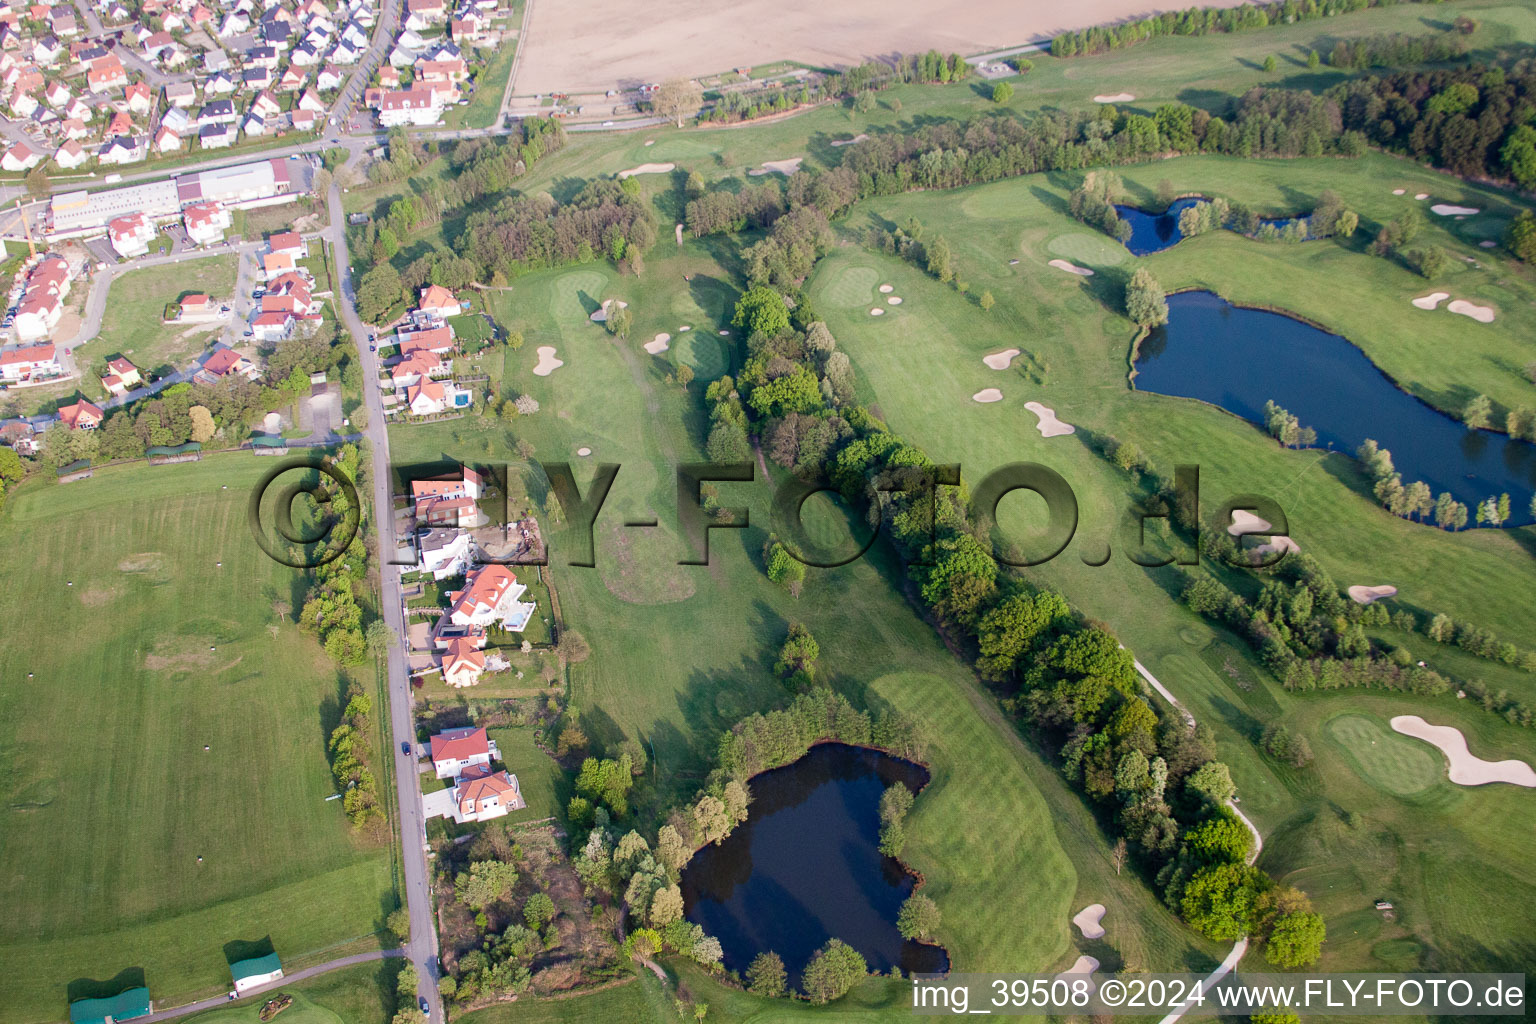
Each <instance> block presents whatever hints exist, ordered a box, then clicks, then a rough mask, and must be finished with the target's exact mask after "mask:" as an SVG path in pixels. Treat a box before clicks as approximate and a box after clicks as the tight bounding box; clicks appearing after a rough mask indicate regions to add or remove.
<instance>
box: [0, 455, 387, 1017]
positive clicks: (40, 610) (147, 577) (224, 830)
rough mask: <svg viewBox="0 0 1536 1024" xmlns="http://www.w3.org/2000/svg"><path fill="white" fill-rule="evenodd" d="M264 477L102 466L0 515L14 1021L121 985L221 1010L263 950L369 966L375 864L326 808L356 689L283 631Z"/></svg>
mask: <svg viewBox="0 0 1536 1024" xmlns="http://www.w3.org/2000/svg"><path fill="white" fill-rule="evenodd" d="M262 461H263V460H258V459H253V458H251V457H249V456H248V455H225V456H214V457H211V458H209V459H206V460H205V461H203V462H199V463H191V464H183V465H178V466H167V467H159V468H153V469H151V468H148V467H146V466H144V465H143V464H137V465H128V466H122V467H112V468H106V469H101V470H98V471H97V474H96V476H95V477H93V478H91V479H88V480H84V481H80V482H78V483H74V484H69V485H65V486H60V485H57V484H54V483H53V481H52V480H51V479H46V480H43V479H39V480H36V481H34V482H32V483H29V484H28V485H27V486H25V487H23V488H21V489H20V490H19V491H17V492H16V493H15V494H13V495H11V496H10V500H9V502H8V504H7V508H6V510H5V514H4V528H5V532H6V536H7V540H8V543H9V551H10V554H9V555H8V556H7V572H6V577H7V579H8V580H9V581H10V584H9V586H7V587H6V588H5V589H4V592H3V594H0V614H3V615H4V616H5V621H6V622H7V623H8V627H7V629H6V637H7V641H6V643H5V644H4V645H3V646H0V676H3V678H5V679H6V680H8V681H9V682H8V685H7V686H6V687H5V689H4V692H3V694H0V790H3V792H4V795H5V803H4V813H5V814H6V816H7V822H6V825H5V827H4V828H3V829H0V860H3V861H4V862H5V863H6V864H8V865H10V866H11V869H10V870H9V871H7V872H6V875H5V878H4V879H3V880H0V902H3V904H4V905H5V907H6V908H7V913H6V915H5V920H4V921H3V922H0V958H3V959H4V960H5V962H6V963H7V965H9V967H10V968H11V969H10V970H8V971H7V972H6V976H5V979H4V981H3V982H0V1007H3V1014H0V1015H3V1016H4V1017H5V1018H6V1019H7V1020H15V1021H45V1020H55V1019H58V1018H60V1017H61V1016H62V1015H63V1013H64V1008H65V990H66V986H67V985H68V984H69V983H70V982H72V981H74V980H76V979H79V978H99V979H104V978H110V977H113V976H115V975H116V974H117V973H118V972H119V971H121V970H124V969H126V968H130V967H140V968H142V969H143V970H144V971H145V976H146V978H147V981H148V984H149V986H150V991H151V993H152V996H153V998H154V999H155V1000H156V1001H157V1003H167V1004H174V1003H176V1002H182V1001H186V1000H188V999H190V998H192V997H196V996H204V995H208V994H211V993H214V992H218V991H222V990H223V989H224V987H226V986H227V984H228V981H229V975H228V967H227V962H226V959H225V956H224V951H223V947H224V944H225V943H228V942H231V941H234V940H259V939H261V938H263V937H265V936H270V937H271V940H272V942H273V944H274V946H275V947H276V949H277V950H278V952H279V954H280V955H281V956H282V957H283V959H284V962H285V963H286V964H289V965H303V964H305V963H315V962H319V961H321V960H326V959H330V958H331V957H333V956H336V955H341V953H342V952H347V951H354V950H356V949H367V948H378V943H379V938H378V936H377V935H376V933H377V932H378V931H379V929H380V927H381V924H382V921H383V918H384V916H385V915H386V914H387V913H388V912H389V911H390V910H392V909H394V906H395V896H394V892H393V882H392V870H393V869H392V857H391V853H390V850H391V844H390V843H389V841H388V832H387V830H385V831H384V832H382V833H381V834H380V835H379V836H377V837H360V836H357V835H355V834H354V833H353V832H352V830H351V829H350V827H349V825H348V823H347V821H346V818H345V817H344V815H343V814H342V811H341V805H340V802H339V801H328V800H327V797H330V796H331V795H332V794H333V793H335V783H334V781H333V780H332V778H331V773H330V770H329V766H328V764H327V761H326V754H325V737H326V734H327V732H328V731H329V729H330V728H332V727H333V726H334V724H335V721H336V720H337V719H338V718H339V708H338V700H339V699H340V697H341V695H342V693H343V692H344V690H345V687H346V685H347V683H348V678H347V677H346V676H344V675H342V674H341V673H339V672H338V670H337V669H336V667H335V665H334V664H333V663H332V662H330V661H329V660H327V659H326V657H325V655H324V653H323V652H322V651H321V650H320V648H319V646H318V645H317V644H316V643H315V642H314V641H313V640H312V639H310V638H308V637H306V636H304V635H303V634H301V633H300V632H299V631H298V629H297V627H296V626H295V625H294V624H293V617H292V610H293V608H294V607H295V604H296V602H298V601H300V600H302V597H303V594H304V589H305V586H306V584H305V582H304V581H303V579H302V578H301V577H300V575H299V574H298V573H297V572H296V571H294V570H290V569H288V568H285V567H282V566H279V565H277V564H275V563H273V562H271V561H269V560H268V559H267V558H266V556H265V555H263V554H262V553H261V551H260V550H259V548H258V547H257V546H256V544H255V543H254V541H253V540H252V538H251V535H250V531H249V527H248V526H247V523H246V500H247V497H248V494H249V488H250V487H251V486H252V485H253V484H254V483H255V482H256V480H257V479H258V478H259V477H260V475H261V474H262V473H263V472H264V471H265V470H266V469H267V468H269V467H268V466H267V465H264V464H262ZM29 638H30V639H29ZM365 681H366V683H368V684H369V685H370V686H371V685H372V684H373V682H374V680H373V678H372V674H371V673H369V675H368V676H367V678H366V680H365Z"/></svg>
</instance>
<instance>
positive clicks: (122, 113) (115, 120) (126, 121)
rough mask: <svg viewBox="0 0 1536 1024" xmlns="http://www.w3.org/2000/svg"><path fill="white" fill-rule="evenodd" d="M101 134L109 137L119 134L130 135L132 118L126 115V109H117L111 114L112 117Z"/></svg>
mask: <svg viewBox="0 0 1536 1024" xmlns="http://www.w3.org/2000/svg"><path fill="white" fill-rule="evenodd" d="M102 134H103V135H104V136H105V137H106V138H109V139H115V138H117V137H118V136H119V135H132V134H133V118H131V117H129V116H128V112H127V111H126V110H119V111H117V112H116V113H114V114H113V115H112V119H111V120H109V121H108V122H107V127H106V129H105V130H104V131H103V132H102Z"/></svg>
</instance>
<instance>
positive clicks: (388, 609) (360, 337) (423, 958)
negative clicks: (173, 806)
mask: <svg viewBox="0 0 1536 1024" xmlns="http://www.w3.org/2000/svg"><path fill="white" fill-rule="evenodd" d="M327 204H328V207H329V211H330V218H331V226H330V228H329V229H327V231H326V232H325V237H326V238H327V239H328V240H329V241H330V242H331V244H332V246H334V248H335V252H334V253H333V261H332V262H333V265H334V266H335V268H336V308H337V309H338V310H339V311H340V313H341V320H342V323H343V324H344V325H345V326H346V328H347V330H348V331H350V332H351V334H352V339H353V341H354V342H356V344H357V352H358V356H359V358H360V359H361V361H362V366H363V402H364V405H365V406H366V407H367V409H368V426H367V428H366V429H365V431H364V435H365V436H366V437H367V439H368V444H369V448H370V450H371V454H372V463H371V475H372V477H373V510H374V514H373V520H374V526H375V528H376V529H377V530H378V531H379V537H378V541H379V543H378V550H379V551H380V552H381V553H384V552H393V551H394V550H395V547H396V544H395V535H394V518H395V517H394V503H393V501H392V500H391V496H390V463H389V432H388V429H387V427H388V421H387V420H385V418H384V401H383V397H382V394H381V392H380V391H379V388H378V385H377V383H376V381H377V380H378V379H379V357H378V355H377V354H376V353H374V352H370V351H369V350H368V344H369V343H368V338H369V335H370V331H369V329H368V327H367V325H365V324H364V323H363V321H362V319H361V318H359V317H358V315H357V306H356V294H357V293H356V292H355V290H354V289H353V285H352V269H351V260H350V258H349V257H348V255H347V233H346V223H347V219H346V215H345V214H344V213H343V212H342V208H341V190H340V189H339V188H337V187H336V186H335V185H332V186H331V191H330V195H329V196H327ZM380 561H381V562H382V561H383V558H382V557H381V559H380ZM379 576H380V586H381V589H382V590H383V600H382V602H381V603H382V605H383V612H384V621H385V622H386V623H387V624H388V625H389V628H390V630H391V631H393V632H394V634H395V637H396V642H395V643H392V644H390V645H389V655H388V659H387V660H388V672H389V722H390V731H391V734H392V735H393V737H394V742H393V743H391V744H390V750H391V752H392V756H393V757H394V759H395V790H396V793H395V795H396V798H397V800H398V801H399V807H400V817H399V820H400V839H401V844H402V846H403V859H402V860H401V873H402V876H403V878H404V880H405V901H406V907H407V908H408V909H409V911H410V916H411V940H410V943H409V944H408V945H407V947H406V950H407V952H408V953H409V955H410V958H411V962H412V963H413V964H415V965H416V974H417V976H418V977H420V978H421V994H422V995H424V996H426V998H427V1003H428V1006H429V1007H430V1014H429V1015H430V1017H431V1020H432V1021H433V1024H442V1021H443V1019H444V1018H443V1001H442V997H441V996H440V995H439V994H438V990H437V979H438V972H439V967H438V962H437V922H436V921H435V920H434V915H433V912H432V892H431V883H430V878H431V876H430V874H429V873H428V868H427V853H426V835H427V832H426V818H425V815H424V814H423V812H422V807H421V787H420V781H419V779H418V771H417V768H418V765H417V760H416V755H415V754H414V753H411V754H406V753H404V752H403V751H402V750H401V749H400V744H402V743H410V744H411V749H412V750H413V751H414V749H415V745H416V723H415V717H414V713H413V711H412V699H411V684H410V677H409V674H408V673H407V672H406V665H405V648H404V646H403V644H404V641H405V635H406V634H405V615H404V612H403V610H402V603H401V599H400V567H399V566H394V565H385V564H381V565H380V566H379Z"/></svg>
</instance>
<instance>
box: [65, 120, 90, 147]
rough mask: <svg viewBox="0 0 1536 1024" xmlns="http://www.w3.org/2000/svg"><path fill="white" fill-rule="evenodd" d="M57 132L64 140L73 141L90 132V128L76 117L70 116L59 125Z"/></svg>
mask: <svg viewBox="0 0 1536 1024" xmlns="http://www.w3.org/2000/svg"><path fill="white" fill-rule="evenodd" d="M59 134H60V135H62V136H63V137H64V138H65V139H66V140H68V141H71V142H73V141H77V140H79V139H83V138H85V137H86V136H87V135H89V134H91V130H90V129H89V128H87V127H86V126H85V122H84V121H82V120H80V119H79V118H78V117H71V118H68V119H66V120H65V121H64V122H63V123H62V124H60V125H59Z"/></svg>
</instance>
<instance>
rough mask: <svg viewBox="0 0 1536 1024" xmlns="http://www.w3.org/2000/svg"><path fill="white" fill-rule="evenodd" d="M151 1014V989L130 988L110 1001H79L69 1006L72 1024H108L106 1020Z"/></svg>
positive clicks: (127, 1018) (126, 1018)
mask: <svg viewBox="0 0 1536 1024" xmlns="http://www.w3.org/2000/svg"><path fill="white" fill-rule="evenodd" d="M148 1013H149V989H147V988H130V989H128V990H127V991H124V992H119V993H118V994H117V995H115V996H113V997H111V998H110V999H77V1000H75V1001H74V1002H72V1003H70V1004H69V1019H70V1021H71V1024H106V1019H107V1018H108V1017H111V1018H112V1019H113V1020H115V1021H116V1020H132V1019H133V1018H135V1017H143V1016H145V1015H146V1014H148Z"/></svg>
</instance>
